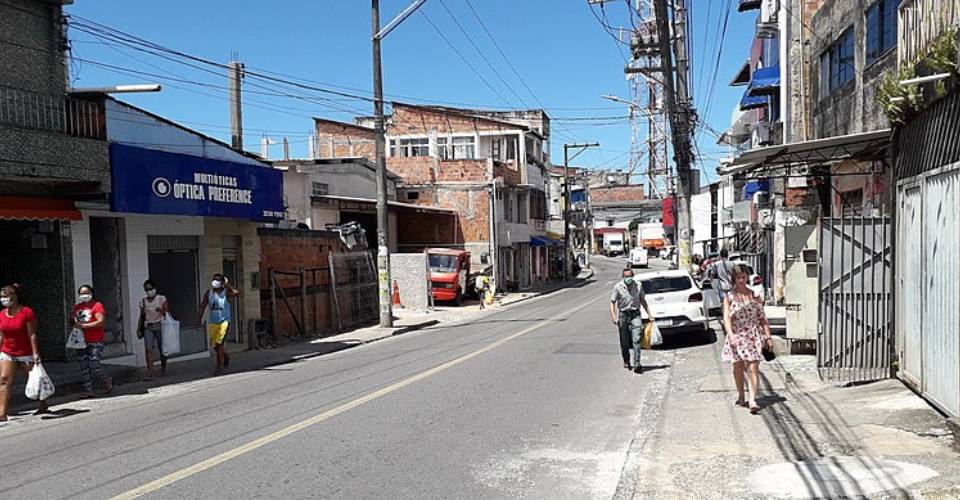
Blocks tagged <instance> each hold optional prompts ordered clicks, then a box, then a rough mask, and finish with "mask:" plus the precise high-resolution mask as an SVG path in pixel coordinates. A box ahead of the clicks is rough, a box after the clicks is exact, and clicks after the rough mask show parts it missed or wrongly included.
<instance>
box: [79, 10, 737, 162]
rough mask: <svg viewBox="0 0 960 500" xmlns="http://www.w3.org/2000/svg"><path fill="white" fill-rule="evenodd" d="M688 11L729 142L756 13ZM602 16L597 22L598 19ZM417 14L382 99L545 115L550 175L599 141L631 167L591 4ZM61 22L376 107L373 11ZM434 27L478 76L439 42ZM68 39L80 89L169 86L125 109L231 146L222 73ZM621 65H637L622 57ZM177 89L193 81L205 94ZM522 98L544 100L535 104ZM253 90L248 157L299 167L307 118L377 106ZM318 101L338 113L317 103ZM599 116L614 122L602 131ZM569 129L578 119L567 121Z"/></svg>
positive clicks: (391, 45) (699, 81)
mask: <svg viewBox="0 0 960 500" xmlns="http://www.w3.org/2000/svg"><path fill="white" fill-rule="evenodd" d="M468 1H469V3H468ZM689 3H690V4H691V5H692V8H693V26H692V30H691V34H692V38H693V75H692V81H693V82H694V87H695V88H694V99H695V105H696V106H697V107H698V109H699V110H700V112H701V113H703V112H704V110H705V109H706V108H707V103H708V101H712V104H711V105H710V106H709V109H710V114H709V116H708V117H706V118H707V119H706V121H707V122H708V123H710V124H711V125H712V126H713V128H715V129H718V130H724V129H725V128H726V127H727V126H728V125H729V121H730V114H731V110H732V108H733V106H734V104H735V103H736V102H737V100H738V99H739V96H740V93H741V92H742V89H735V88H730V87H728V86H727V82H729V80H730V78H731V77H732V76H733V73H734V72H735V71H736V70H737V69H738V68H739V66H740V65H741V64H743V61H744V60H745V58H746V57H747V54H748V49H749V44H750V41H751V39H752V36H753V26H754V21H755V18H756V14H755V13H746V14H740V13H737V12H736V2H728V1H724V0H690V2H689ZM407 4H408V0H381V9H382V11H383V14H381V15H382V18H383V22H384V23H386V21H387V20H388V19H389V18H391V17H392V16H393V15H394V14H396V13H398V12H400V11H401V10H402V9H403V8H404V7H405V6H406V5H407ZM728 4H729V5H728ZM470 6H472V7H473V8H474V9H475V10H476V11H477V13H478V14H479V16H480V18H481V19H482V20H483V24H484V25H485V26H486V28H487V29H488V30H489V31H490V32H491V33H492V34H493V36H494V38H495V39H496V40H497V43H498V44H499V46H500V48H501V49H502V50H503V52H504V54H505V55H506V57H507V59H508V60H509V61H510V63H512V65H513V67H514V68H515V69H516V70H517V72H518V73H519V74H520V76H521V77H522V81H521V79H520V78H518V77H517V76H516V75H515V74H514V73H513V70H512V69H511V68H510V66H509V65H508V64H507V63H506V62H505V61H504V59H503V58H502V57H501V55H500V53H499V52H498V50H497V47H496V46H494V44H493V43H492V42H491V41H490V39H489V38H488V36H487V34H486V33H485V31H484V29H483V27H482V26H481V24H480V23H479V22H478V21H477V19H476V18H475V17H474V15H473V13H472V12H471V10H470V8H469V7H470ZM724 7H728V8H729V9H730V10H731V14H730V16H729V24H728V26H727V30H726V35H725V37H724V41H723V52H722V56H721V58H720V61H719V71H718V76H717V77H716V78H715V80H716V84H715V88H714V93H713V97H712V99H708V95H709V93H708V91H709V81H710V79H711V77H712V75H713V70H714V68H713V66H712V63H713V61H712V58H713V57H715V53H716V50H717V48H718V46H719V45H720V44H719V42H718V39H719V36H718V31H719V28H720V26H721V25H722V21H723V18H724V15H723V10H724ZM447 9H449V11H450V12H451V13H452V14H453V17H455V18H456V19H457V20H458V21H459V23H460V26H462V28H463V30H464V31H465V32H466V35H465V34H464V33H463V32H462V31H461V29H460V27H458V25H457V24H456V23H455V22H454V21H453V19H452V18H451V16H450V14H448V12H447ZM594 9H595V11H596V12H597V13H598V14H600V10H599V9H597V8H596V7H595V8H594ZM422 11H423V13H422V14H419V13H418V14H415V15H414V16H412V17H411V18H410V19H408V20H407V21H406V22H405V23H404V24H403V25H401V26H400V27H399V28H398V29H397V30H396V31H394V32H393V33H392V34H391V35H390V36H389V37H388V38H387V39H386V40H385V41H384V46H383V61H384V62H383V73H384V89H385V92H386V94H387V97H388V98H389V99H393V100H397V101H406V102H424V103H440V102H442V103H449V104H450V105H464V106H495V107H522V106H523V107H540V104H541V103H542V105H543V106H545V107H546V108H547V110H548V112H549V114H550V115H551V116H552V117H553V118H554V125H553V131H554V137H553V151H552V158H553V161H554V163H560V162H562V150H561V149H560V147H561V144H562V143H563V142H571V141H590V142H594V141H596V142H600V144H601V148H600V149H599V150H591V151H589V152H587V153H585V154H584V155H582V156H581V157H580V158H578V161H577V163H578V164H579V165H585V166H588V167H594V166H601V167H604V168H621V167H626V161H627V155H626V153H627V152H628V151H629V148H630V125H629V122H628V121H627V120H625V119H621V118H617V117H624V116H625V115H626V114H627V110H626V107H625V106H622V105H618V104H616V103H613V102H610V101H606V100H603V99H601V98H600V95H601V94H617V95H620V96H622V97H626V96H628V95H629V88H628V84H627V81H626V80H625V79H624V76H623V72H622V68H623V59H622V57H623V56H622V55H621V53H620V52H619V51H618V49H617V43H616V42H615V41H614V40H613V39H612V38H611V36H610V35H609V34H608V33H607V32H606V31H604V29H603V28H602V27H601V25H600V24H599V23H598V22H597V19H596V18H595V17H594V15H593V14H592V13H591V11H590V7H589V6H588V5H587V2H586V0H552V1H551V0H428V1H427V3H426V4H425V6H424V7H423V8H422ZM67 12H68V13H71V14H75V15H77V16H80V17H82V18H84V19H86V20H89V21H94V22H97V23H100V24H103V25H106V26H109V27H111V28H116V29H119V30H122V31H124V32H126V33H129V34H132V35H136V36H138V37H141V38H143V39H146V40H148V41H150V42H154V43H157V44H160V45H163V46H166V47H170V48H174V49H177V50H180V51H182V52H186V53H189V54H193V55H197V56H200V57H203V58H207V59H211V60H214V61H219V62H227V61H228V60H229V59H230V55H231V52H232V51H236V52H237V53H238V54H239V56H240V60H242V61H243V62H244V63H245V64H246V65H247V66H248V68H250V69H252V70H254V71H261V72H262V71H264V70H266V71H272V72H277V73H282V74H286V75H290V76H293V77H296V78H297V79H298V80H303V81H307V80H309V81H311V82H313V83H309V85H312V86H317V87H322V88H326V89H333V90H340V91H343V92H345V93H348V94H361V95H362V94H366V95H369V89H370V88H371V83H370V82H371V62H370V60H371V56H370V41H369V40H370V27H371V23H370V4H369V2H367V1H365V0H320V1H312V2H304V1H293V0H274V1H271V2H263V1H253V0H242V1H232V2H225V1H214V0H210V1H198V0H194V1H190V2H187V1H183V0H165V1H164V2H130V1H122V0H79V1H77V2H76V3H75V4H74V5H72V6H70V7H68V8H67ZM627 12H628V11H627V6H626V3H625V2H624V1H623V0H611V1H608V2H607V4H606V7H605V9H604V13H605V14H606V15H607V19H608V20H609V24H611V25H613V26H626V25H629V23H630V21H629V18H628V17H627ZM424 14H425V15H424ZM428 19H429V21H432V22H433V23H434V24H435V25H436V26H437V27H438V28H439V30H440V32H441V33H442V34H443V36H444V37H446V38H447V39H448V40H449V41H450V43H452V44H453V45H454V46H456V48H457V50H459V51H460V53H461V54H462V56H463V58H465V59H466V60H467V61H468V62H469V64H470V65H471V66H472V67H473V69H471V67H470V66H468V65H467V64H466V63H465V62H464V61H463V60H462V59H461V57H460V56H458V55H457V53H456V52H454V50H453V49H452V48H451V47H450V45H448V44H447V42H446V41H444V39H443V38H442V37H441V36H440V35H439V34H438V33H437V31H436V30H435V29H434V28H433V27H432V26H431V24H430V23H429V21H428ZM70 36H71V39H72V40H73V48H74V55H75V57H77V58H78V59H79V60H78V61H76V62H75V67H74V70H73V73H74V75H75V77H76V79H75V81H74V85H76V86H81V87H87V86H98V85H107V84H117V83H142V82H158V83H162V84H163V85H164V90H163V91H162V92H161V93H159V94H142V95H133V94H131V95H125V96H122V99H124V100H127V101H129V102H131V103H133V104H136V105H138V106H142V107H144V108H146V109H148V110H150V111H153V112H155V113H158V114H160V115H163V116H166V117H168V118H171V119H174V120H178V121H181V122H183V123H184V124H185V125H188V126H191V127H193V128H196V129H198V130H201V131H203V132H205V133H208V134H210V135H213V136H215V137H218V138H221V139H229V133H228V130H229V127H228V126H229V123H230V121H229V111H228V103H227V97H226V91H225V90H224V88H223V87H225V86H226V75H225V74H224V75H223V76H221V75H219V74H218V71H217V70H212V72H208V71H203V70H200V69H195V68H191V67H187V66H184V65H180V64H177V63H175V62H171V61H168V60H164V59H160V58H157V57H155V56H152V55H149V54H144V53H142V52H138V51H135V50H132V49H129V48H126V47H121V46H117V45H115V44H105V43H104V40H103V39H102V37H101V38H100V39H98V38H97V37H95V36H93V35H91V34H88V33H84V32H82V31H80V30H78V29H73V30H71V32H70ZM471 41H472V42H473V44H475V45H476V47H477V48H479V52H478V51H477V50H476V48H475V47H474V46H473V44H471ZM624 53H625V54H627V55H629V54H628V52H627V50H626V48H624ZM481 54H482V55H481ZM484 57H486V60H487V61H489V63H490V65H489V66H488V65H487V62H486V61H484ZM84 61H87V62H84ZM98 64H109V65H113V66H117V67H121V68H126V69H127V70H135V71H140V72H148V73H154V74H156V75H159V76H163V77H164V78H160V77H159V76H157V77H152V76H146V75H138V74H134V73H131V72H129V71H128V72H124V71H123V70H117V69H107V68H104V67H103V66H98ZM491 66H492V68H491ZM475 72H476V73H479V74H480V76H482V79H481V78H480V76H477V74H476V73H475ZM172 79H180V80H190V81H193V82H197V83H199V84H202V86H201V85H195V84H187V83H184V82H177V81H173V80H172ZM483 80H486V83H484V81H483ZM271 87H272V88H273V90H271V91H267V93H275V90H277V89H278V88H276V87H273V86H271ZM527 87H529V88H530V89H531V90H532V91H533V92H534V93H535V94H536V97H535V98H534V97H533V96H532V95H531V93H530V92H529V91H528V90H527ZM245 90H247V93H246V94H245V96H244V97H245V106H244V126H245V132H246V134H245V139H244V143H245V147H246V149H249V150H252V151H258V150H259V142H260V137H261V136H262V134H264V133H266V134H267V135H268V136H269V137H270V138H271V139H274V140H277V141H278V142H279V140H280V139H281V138H282V137H283V136H287V137H288V138H289V141H290V144H291V153H292V154H293V155H294V156H304V155H306V151H307V145H306V144H307V139H306V137H307V134H308V133H309V132H310V129H311V120H310V117H312V116H322V117H325V118H330V119H337V120H347V121H348V120H350V119H351V117H352V116H354V115H355V114H361V113H362V114H371V113H372V107H371V104H370V103H369V102H366V101H358V100H349V99H347V100H339V99H340V98H339V97H337V96H331V95H329V94H327V95H325V94H321V93H318V92H315V91H311V90H304V89H292V88H287V89H286V90H285V91H284V92H285V93H288V94H296V95H299V96H301V97H302V98H301V99H294V98H288V97H282V96H276V95H256V94H254V92H256V91H266V89H262V88H261V89H258V88H255V87H250V86H249V85H248V86H246V87H245ZM303 97H305V98H306V99H303ZM317 97H328V98H334V99H338V100H334V101H318V100H317V99H316V98H317ZM334 108H336V109H334ZM604 117H612V118H610V119H596V120H594V118H604ZM574 118H579V120H571V119H574ZM583 118H588V120H583ZM715 142H716V141H715V139H714V138H712V137H710V136H709V135H705V134H704V135H701V140H700V149H701V152H702V153H703V154H704V162H705V163H704V167H708V168H711V169H712V168H714V167H715V166H716V159H717V158H719V157H720V156H722V155H721V152H722V151H723V148H721V147H719V146H717V145H716V143H715ZM279 154H280V148H279V146H273V147H272V150H271V155H272V156H277V155H279ZM704 180H710V178H709V177H707V178H705V179H704Z"/></svg>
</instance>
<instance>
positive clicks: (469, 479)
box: [0, 258, 672, 499]
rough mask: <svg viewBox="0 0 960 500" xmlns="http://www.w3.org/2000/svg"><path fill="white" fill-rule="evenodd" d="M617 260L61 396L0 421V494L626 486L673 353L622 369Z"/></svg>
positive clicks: (396, 493) (556, 492)
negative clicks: (275, 362)
mask: <svg viewBox="0 0 960 500" xmlns="http://www.w3.org/2000/svg"><path fill="white" fill-rule="evenodd" d="M621 264H622V261H621V260H620V259H617V260H605V259H599V258H598V259H596V262H595V264H594V265H595V268H596V269H597V271H598V272H597V273H596V275H595V276H594V278H593V280H591V282H589V283H588V284H586V285H584V286H581V287H576V288H568V289H564V290H561V291H559V292H556V293H553V294H550V295H547V296H544V297H541V298H538V299H536V300H531V301H527V302H524V303H521V304H516V305H513V306H509V307H505V308H502V309H497V310H494V311H489V312H487V313H481V315H478V316H473V317H471V318H470V319H469V320H467V321H465V322H463V323H461V324H454V325H443V326H438V327H434V328H429V329H426V330H423V331H420V332H417V333H411V334H407V335H404V336H400V337H396V338H391V339H388V340H384V341H380V342H376V343H373V344H369V345H366V346H362V347H357V348H354V349H349V350H346V351H341V352H339V353H336V354H332V355H328V356H322V357H318V358H314V359H310V360H305V361H301V362H297V363H292V364H288V365H283V366H278V367H274V368H270V369H265V370H260V371H255V372H248V373H237V374H231V375H227V376H224V377H219V378H216V379H209V380H201V381H196V382H191V383H188V384H181V385H178V386H168V387H165V388H162V389H159V390H155V391H152V392H150V393H148V394H139V395H130V396H121V397H115V398H110V399H105V400H97V401H94V402H92V403H73V404H70V405H66V406H67V408H60V409H59V410H61V415H65V416H64V418H59V419H53V420H44V421H38V422H36V424H35V425H29V426H18V427H17V428H16V429H9V430H0V471H2V472H0V478H2V481H0V497H3V498H44V499H46V498H66V497H70V498H108V497H115V496H119V495H126V497H127V498H132V497H135V496H138V495H143V496H145V497H152V498H199V497H206V498H226V497H241V498H248V497H266V498H276V497H284V498H306V497H310V498H417V499H423V498H551V499H556V498H577V499H582V498H612V497H618V496H622V497H629V496H631V495H632V493H633V491H634V487H635V484H634V482H635V479H636V478H635V470H636V468H637V463H638V460H641V458H640V457H639V456H638V455H639V453H638V449H639V443H641V442H642V441H643V438H644V436H645V435H646V434H647V433H649V432H651V430H652V429H654V428H655V426H656V425H657V412H656V410H655V408H656V407H657V406H658V404H659V401H660V400H662V398H663V397H664V392H665V390H666V378H667V374H668V372H669V370H668V369H666V368H667V367H668V366H669V364H670V362H671V357H672V353H671V351H669V350H665V351H655V352H652V353H651V352H645V353H644V360H643V362H644V365H646V366H649V367H651V368H653V369H652V370H650V371H648V372H647V373H645V374H644V375H635V374H633V373H631V372H629V371H627V370H624V369H623V367H622V363H621V361H620V358H619V353H618V343H617V335H616V332H615V329H614V327H613V325H611V324H610V322H609V319H608V316H609V314H608V311H607V307H608V306H607V304H608V302H607V297H608V296H609V290H610V287H611V286H612V283H613V282H614V280H616V279H618V277H619V269H620V266H621ZM83 405H86V406H83ZM71 410H74V411H71Z"/></svg>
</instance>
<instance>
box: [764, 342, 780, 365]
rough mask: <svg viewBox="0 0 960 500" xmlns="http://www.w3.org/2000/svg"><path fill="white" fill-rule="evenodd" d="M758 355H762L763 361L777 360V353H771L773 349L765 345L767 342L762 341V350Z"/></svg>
mask: <svg viewBox="0 0 960 500" xmlns="http://www.w3.org/2000/svg"><path fill="white" fill-rule="evenodd" d="M760 354H763V359H764V360H766V361H768V362H769V361H773V360H775V359H777V353H775V352H773V349H771V348H770V346H768V345H767V341H765V340H764V341H763V348H762V349H761V350H760Z"/></svg>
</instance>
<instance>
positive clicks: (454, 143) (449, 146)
mask: <svg viewBox="0 0 960 500" xmlns="http://www.w3.org/2000/svg"><path fill="white" fill-rule="evenodd" d="M437 155H438V156H439V157H440V158H441V159H443V160H472V159H474V158H476V141H475V139H474V138H473V137H472V136H470V137H450V138H447V137H439V138H437Z"/></svg>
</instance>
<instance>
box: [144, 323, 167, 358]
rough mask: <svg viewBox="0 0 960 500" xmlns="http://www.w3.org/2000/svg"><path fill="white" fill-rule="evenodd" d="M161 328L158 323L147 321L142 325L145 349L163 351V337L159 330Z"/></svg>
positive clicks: (161, 329)
mask: <svg viewBox="0 0 960 500" xmlns="http://www.w3.org/2000/svg"><path fill="white" fill-rule="evenodd" d="M162 331H163V328H162V327H161V326H160V323H147V324H145V325H143V346H144V348H145V349H150V350H154V349H156V350H157V351H160V352H161V353H162V352H163V337H162V336H161V332H162Z"/></svg>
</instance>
